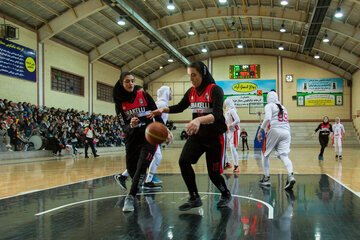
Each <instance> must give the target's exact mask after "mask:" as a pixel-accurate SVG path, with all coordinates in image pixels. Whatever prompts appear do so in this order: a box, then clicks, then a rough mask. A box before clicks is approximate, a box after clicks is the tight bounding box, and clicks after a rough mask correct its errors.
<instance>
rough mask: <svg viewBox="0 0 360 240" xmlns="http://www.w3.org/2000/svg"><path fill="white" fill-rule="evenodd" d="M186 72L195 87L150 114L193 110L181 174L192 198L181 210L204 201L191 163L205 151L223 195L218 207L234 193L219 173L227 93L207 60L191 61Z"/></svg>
mask: <svg viewBox="0 0 360 240" xmlns="http://www.w3.org/2000/svg"><path fill="white" fill-rule="evenodd" d="M187 72H188V75H189V77H190V81H191V83H192V85H193V87H191V88H190V89H189V90H188V91H187V92H186V93H185V95H184V97H183V99H182V100H181V101H180V102H179V103H178V104H177V105H174V106H170V107H165V108H160V109H158V110H156V111H153V112H151V114H150V116H159V115H161V114H162V113H179V112H183V111H184V110H185V109H186V108H187V107H189V106H190V108H191V110H192V115H193V120H192V121H190V122H189V123H188V125H187V132H188V134H189V138H188V140H187V141H186V143H185V146H184V148H183V150H182V152H181V155H180V159H179V165H180V169H181V174H182V176H183V179H184V181H185V184H186V186H187V188H188V191H189V194H190V198H189V200H188V201H187V202H186V203H184V204H183V205H181V206H180V207H179V210H181V211H186V210H189V209H191V208H194V207H199V206H201V205H202V202H201V199H200V196H199V193H198V189H197V186H196V181H195V172H194V169H193V168H192V166H191V164H195V163H197V161H198V160H199V158H200V156H201V155H202V154H203V153H206V163H207V169H208V174H209V177H210V179H211V181H212V182H213V183H214V185H215V186H216V187H217V188H218V189H219V190H220V192H221V199H220V201H219V202H218V203H217V207H218V208H222V207H226V206H227V204H228V203H229V202H230V200H231V194H230V191H229V190H228V188H227V187H226V184H225V181H224V178H223V177H222V176H221V175H220V174H221V173H222V171H223V157H224V156H223V155H224V143H225V131H226V124H225V119H224V116H223V110H222V109H223V97H224V93H223V91H222V89H221V88H220V87H219V86H217V85H216V84H215V81H214V79H213V77H212V76H211V74H210V72H209V70H208V68H207V67H206V65H205V64H204V63H202V62H194V63H192V64H190V65H189V66H188V67H187Z"/></svg>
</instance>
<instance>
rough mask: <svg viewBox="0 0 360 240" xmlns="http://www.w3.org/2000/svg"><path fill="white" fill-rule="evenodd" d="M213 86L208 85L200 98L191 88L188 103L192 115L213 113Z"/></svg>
mask: <svg viewBox="0 0 360 240" xmlns="http://www.w3.org/2000/svg"><path fill="white" fill-rule="evenodd" d="M214 86H215V84H209V85H208V86H207V87H206V88H205V90H204V91H203V93H202V94H201V95H200V96H199V95H198V94H197V93H196V89H195V88H194V87H192V88H191V92H190V95H189V102H190V108H191V111H192V113H193V115H194V114H197V115H198V116H203V115H207V114H209V113H212V112H213V103H212V99H211V89H212V88H213V87H214Z"/></svg>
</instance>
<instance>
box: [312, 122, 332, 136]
mask: <svg viewBox="0 0 360 240" xmlns="http://www.w3.org/2000/svg"><path fill="white" fill-rule="evenodd" d="M319 130H320V132H319V137H322V136H329V135H330V132H332V131H333V130H332V126H331V124H330V123H326V124H325V123H320V124H319V126H318V127H317V128H316V129H315V132H317V131H319Z"/></svg>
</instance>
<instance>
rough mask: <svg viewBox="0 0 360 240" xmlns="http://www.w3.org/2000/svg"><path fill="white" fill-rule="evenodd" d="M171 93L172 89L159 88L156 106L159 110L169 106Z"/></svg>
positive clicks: (166, 87)
mask: <svg viewBox="0 0 360 240" xmlns="http://www.w3.org/2000/svg"><path fill="white" fill-rule="evenodd" d="M170 91H171V89H170V87H168V86H161V88H159V89H158V90H157V101H156V106H157V107H158V108H160V107H167V106H168V103H169V98H170Z"/></svg>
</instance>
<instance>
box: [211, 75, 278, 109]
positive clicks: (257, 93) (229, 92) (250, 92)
mask: <svg viewBox="0 0 360 240" xmlns="http://www.w3.org/2000/svg"><path fill="white" fill-rule="evenodd" d="M216 84H217V85H219V86H220V87H221V88H222V89H223V91H224V98H228V97H230V98H231V99H232V100H233V101H234V103H235V106H236V107H248V106H249V103H264V102H266V97H267V93H268V92H270V91H271V90H276V80H275V79H271V80H245V81H244V80H243V81H216Z"/></svg>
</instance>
